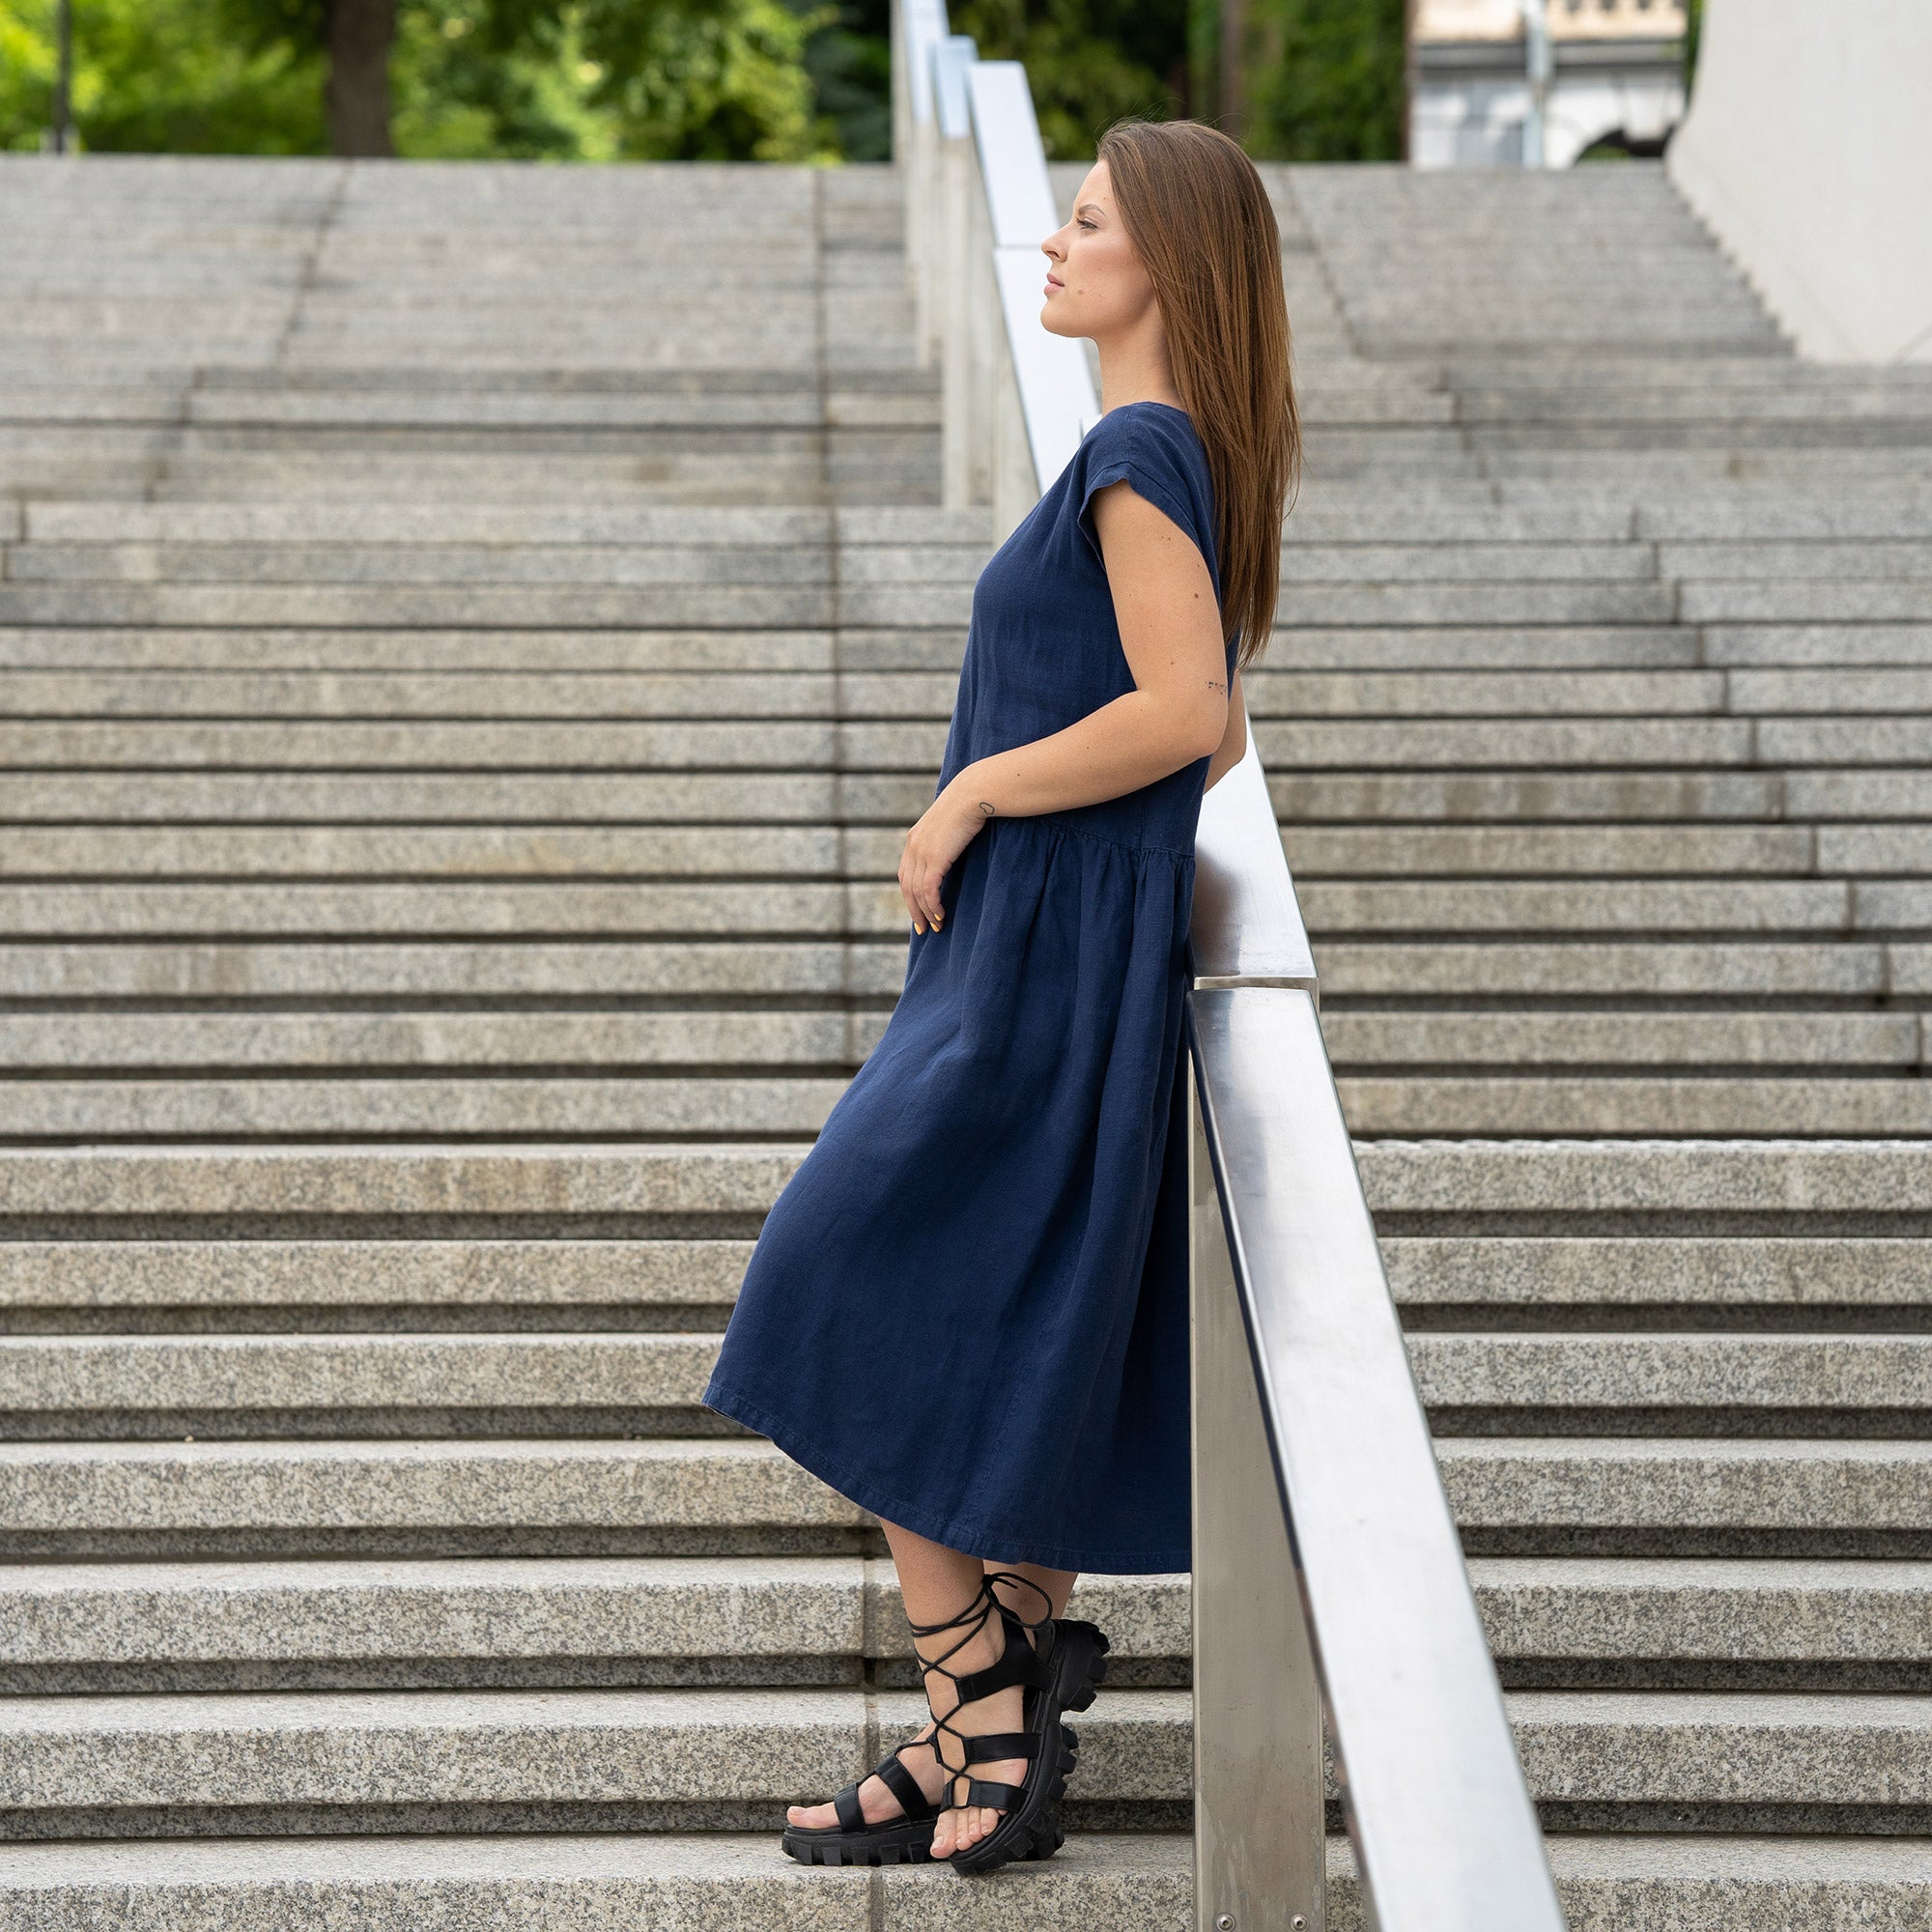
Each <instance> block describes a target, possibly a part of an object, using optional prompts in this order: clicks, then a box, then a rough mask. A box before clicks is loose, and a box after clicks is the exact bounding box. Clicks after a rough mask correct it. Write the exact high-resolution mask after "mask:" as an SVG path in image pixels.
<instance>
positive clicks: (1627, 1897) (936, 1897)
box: [0, 1832, 1932, 1932]
mask: <svg viewBox="0 0 1932 1932" xmlns="http://www.w3.org/2000/svg"><path fill="white" fill-rule="evenodd" d="M1549 1853H1550V1862H1551V1866H1552V1868H1553V1870H1554V1872H1555V1874H1556V1880H1557V1888H1558V1891H1559V1894H1560V1896H1561V1898H1562V1902H1563V1908H1564V1913H1565V1916H1566V1918H1567V1921H1568V1923H1569V1924H1570V1926H1571V1927H1572V1928H1573V1932H1628V1928H1629V1927H1630V1925H1631V1924H1632V1923H1633V1922H1643V1921H1647V1922H1650V1923H1656V1924H1669V1925H1670V1926H1672V1927H1673V1928H1681V1932H1737V1928H1739V1927H1741V1926H1744V1925H1749V1926H1751V1927H1752V1928H1754V1932H1909V1928H1912V1927H1913V1926H1914V1924H1915V1919H1916V1915H1917V1914H1918V1908H1919V1903H1920V1900H1921V1896H1922V1892H1923V1889H1924V1888H1925V1886H1926V1884H1927V1883H1928V1882H1932V1879H1928V1874H1932V1841H1928V1840H1927V1839H1924V1838H1917V1837H1840V1838H1830V1837H1804V1836H1781V1835H1780V1836H1768V1835H1762V1834H1750V1833H1726V1834H1723V1835H1718V1836H1708V1835H1703V1834H1683V1835H1670V1834H1653V1835H1633V1834H1618V1833H1585V1834H1558V1835H1556V1836H1554V1837H1552V1838H1551V1839H1550V1840H1549ZM1192 1858H1193V1852H1192V1846H1191V1843H1190V1841H1189V1840H1188V1839H1187V1838H1186V1837H1184V1836H1171V1835H1164V1834H1159V1833H1125V1834H1120V1835H1110V1834H1102V1833H1093V1834H1088V1833H1079V1834H1076V1835H1075V1836H1073V1837H1072V1838H1071V1839H1069V1841H1068V1843H1067V1846H1066V1848H1065V1850H1064V1851H1063V1852H1061V1853H1060V1855H1059V1856H1058V1857H1057V1858H1056V1859H1054V1860H1053V1861H1051V1862H1049V1863H1047V1864H1045V1865H1043V1866H1041V1867H1039V1868H1038V1869H1037V1871H1036V1870H1031V1869H1029V1870H1027V1871H1025V1872H1023V1873H1019V1874H1017V1875H1015V1874H1012V1873H1008V1874H1006V1875H996V1876H995V1877H994V1878H992V1879H990V1880H987V1881H982V1882H977V1883H970V1884H962V1883H960V1882H959V1881H957V1880H956V1879H955V1878H954V1877H953V1876H952V1874H951V1873H950V1872H945V1871H936V1870H934V1869H932V1868H931V1867H929V1866H898V1867H888V1868H887V1869H885V1870H883V1871H874V1872H869V1873H867V1872H865V1871H863V1870H850V1869H848V1870H843V1871H835V1870H816V1869H808V1868H806V1867H804V1866H798V1865H794V1864H793V1863H792V1861H790V1860H788V1859H783V1858H780V1857H777V1856H775V1854H774V1850H773V1840H772V1837H771V1834H770V1833H759V1834H756V1835H752V1836H744V1835H732V1834H727V1833H688V1834H680V1833H664V1832H652V1833H631V1834H625V1833H605V1834H601V1835H600V1834H590V1835H574V1836H569V1835H560V1834H548V1833H504V1834H500V1835H481V1834H478V1835H469V1834H466V1835H464V1836H460V1837H454V1836H440V1837H439V1836H435V1835H427V1834H422V1835H410V1836H388V1837H384V1836H368V1837H357V1838H342V1837H337V1838H328V1837H301V1838H276V1837H258V1838H230V1839H215V1840H200V1841H186V1842H181V1843H168V1842H165V1841H154V1840H149V1841H140V1840H135V1841H131V1842H127V1843H121V1844H115V1843H111V1842H100V1841H96V1842H84V1841H83V1842H76V1843H71V1844H58V1845H55V1844H38V1845H36V1844H29V1845H15V1846H9V1847H7V1848H5V1849H4V1850H0V1901H4V1903H5V1907H6V1910H7V1911H8V1912H9V1914H10V1915H11V1918H12V1921H13V1922H14V1923H17V1925H18V1926H19V1928H20V1932H79V1928H80V1927H81V1926H82V1925H83V1924H85V1923H86V1922H87V1920H88V1916H89V1915H91V1914H93V1913H95V1912H96V1911H97V1910H99V1909H101V1908H102V1907H103V1906H104V1904H105V1903H106V1902H107V1901H111V1902H112V1909H113V1910H114V1911H115V1913H116V1914H117V1915H118V1918H119V1922H120V1924H122V1925H123V1926H125V1927H126V1932H174V1929H175V1928H177V1927H179V1926H180V1925H181V1924H182V1923H183V1922H184V1921H185V1916H186V1915H188V1914H193V1915H194V1922H195V1923H196V1925H197V1926H198V1927H202V1928H205V1932H244V1928H245V1932H296V1928H307V1927H312V1926H314V1925H315V1924H316V1923H318V1921H319V1919H320V1918H322V1917H323V1916H324V1915H326V1914H329V1913H340V1914H342V1915H344V1916H346V1917H348V1918H352V1919H353V1920H354V1921H355V1922H357V1923H366V1924H371V1925H375V1924H384V1923H387V1922H388V1921H389V1920H390V1919H391V1918H394V1919H395V1920H396V1921H397V1922H402V1921H403V1920H404V1919H405V1918H407V1921H408V1922H409V1923H411V1924H412V1925H418V1926H422V1927H423V1928H425V1932H456V1928H460V1927H466V1926H472V1925H478V1924H484V1923H488V1924H491V1925H501V1926H504V1927H522V1926H526V1925H528V1926H534V1925H539V1924H554V1925H560V1926H561V1925H567V1926H568V1927H569V1928H570V1932H632V1928H635V1927H636V1926H639V1925H645V1924H647V1925H667V1926H668V1925H672V1924H676V1925H680V1926H682V1925H687V1924H688V1925H698V1924H703V1923H706V1922H715V1923H728V1924H730V1925H732V1926H734V1927H738V1928H742V1932H926V1928H928V1927H937V1926H943V1927H944V1928H945V1932H1005V1928H1010V1927H1011V1926H1012V1925H1013V1924H1014V1923H1015V1913H1016V1911H1017V1910H1018V1909H1019V1908H1020V1907H1021V1905H1022V1902H1023V1903H1024V1907H1025V1909H1026V1910H1027V1911H1028V1912H1029V1913H1031V1914H1035V1915H1037V1918H1038V1922H1040V1923H1043V1924H1053V1925H1065V1926H1097V1925H1105V1926H1106V1927H1108V1928H1109V1932H1173V1928H1175V1927H1177V1926H1181V1925H1184V1924H1187V1923H1190V1922H1191V1921H1192V1914H1193V1902H1192V1901H1193V1885H1192ZM1327 1893H1328V1914H1329V1918H1328V1922H1329V1925H1330V1926H1331V1927H1332V1928H1333V1932H1367V1926H1368V1920H1367V1919H1366V1918H1364V1916H1363V1905H1362V1901H1361V1898H1360V1893H1359V1889H1358V1886H1357V1883H1356V1878H1355V1867H1354V1862H1353V1858H1352V1855H1351V1853H1350V1847H1349V1844H1348V1841H1347V1839H1345V1838H1343V1837H1341V1836H1339V1835H1337V1836H1334V1837H1331V1838H1330V1839H1329V1840H1328V1874H1327Z"/></svg>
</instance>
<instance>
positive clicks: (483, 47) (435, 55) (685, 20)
mask: <svg viewBox="0 0 1932 1932" xmlns="http://www.w3.org/2000/svg"><path fill="white" fill-rule="evenodd" d="M73 15H74V28H73V33H74V86H73V119H74V125H75V127H76V128H77V129H78V131H79V135H80V142H81V145H82V146H83V147H87V148H94V149H129V150H164V151H170V152H176V153H189V154H252V155H290V154H298V155H299V154H323V153H326V152H327V128H326V127H325V124H324V118H323V107H322V98H323V82H324V63H323V57H322V54H321V46H322V35H323V21H324V12H323V0H73ZM837 20H838V7H837V6H836V5H834V4H830V0H828V3H827V4H822V5H814V4H811V0H805V4H803V5H800V6H792V5H787V4H786V0H401V5H400V16H399V20H398V26H397V35H396V47H395V53H394V55H393V57H392V59H391V61H390V70H389V71H390V90H391V95H392V98H393V100H394V103H395V139H396V150H397V152H398V153H399V154H402V155H408V156H443V157H455V156H490V155H497V156H529V157H538V158H554V159H559V160H563V159H572V160H608V159H613V158H616V157H619V156H623V157H627V158H635V159H660V158H663V159H680V160H682V159H746V160H783V161H799V160H832V159H837V158H838V154H839V151H840V143H839V128H838V122H837V120H836V119H835V118H834V117H833V116H832V115H831V114H828V113H823V112H821V111H820V110H819V108H818V106H817V103H816V101H815V100H814V95H813V84H812V77H811V75H810V73H809V72H808V67H807V63H808V55H809V53H810V51H811V50H812V43H813V42H814V39H815V38H818V37H822V36H824V34H825V32H826V30H827V29H829V28H831V27H832V26H833V25H834V24H835V23H836V21H837ZM53 34H54V0H0V146H6V147H11V148H34V147H38V146H39V145H40V142H41V135H42V130H43V128H45V127H46V125H47V119H48V113H49V104H48V103H49V100H50V99H51V94H52V88H53V74H54V46H53ZM835 52H836V50H835ZM823 58H824V56H823V55H821V59H823ZM827 64H828V65H829V66H830V67H831V68H832V69H833V71H835V72H836V71H838V62H837V60H836V58H835V59H833V60H831V61H830V62H829V63H827ZM845 65H846V67H847V68H849V67H851V66H852V65H853V63H852V62H851V61H850V59H849V58H848V59H847V61H846V63H845ZM881 71H883V55H882V56H881ZM847 113H848V115H849V113H850V109H849V107H848V109H847ZM881 113H882V114H883V108H882V109H881Z"/></svg>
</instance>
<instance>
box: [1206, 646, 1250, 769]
mask: <svg viewBox="0 0 1932 1932" xmlns="http://www.w3.org/2000/svg"><path fill="white" fill-rule="evenodd" d="M1247 754H1248V707H1247V700H1246V699H1245V698H1243V697H1242V696H1241V673H1240V672H1239V671H1236V673H1235V687H1234V689H1233V690H1232V691H1231V692H1229V694H1228V728H1227V729H1226V730H1225V731H1224V732H1222V734H1221V744H1220V747H1219V749H1218V750H1217V751H1216V752H1215V753H1214V755H1213V756H1212V757H1211V758H1210V759H1208V783H1207V785H1206V786H1204V787H1203V789H1204V790H1211V789H1212V788H1213V786H1214V785H1215V784H1217V783H1218V782H1219V781H1221V780H1222V779H1224V778H1226V777H1227V776H1228V774H1229V773H1230V772H1231V771H1233V770H1234V769H1235V767H1236V765H1238V764H1239V763H1240V762H1241V760H1242V759H1243V758H1244V757H1246V756H1247Z"/></svg>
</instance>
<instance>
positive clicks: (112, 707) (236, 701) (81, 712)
mask: <svg viewBox="0 0 1932 1932" xmlns="http://www.w3.org/2000/svg"><path fill="white" fill-rule="evenodd" d="M756 594H763V593H756ZM704 595H705V596H706V597H707V598H710V599H713V600H714V601H715V602H716V603H717V604H718V605H719V606H721V607H723V608H724V609H725V611H727V612H728V611H730V609H731V608H732V607H733V605H734V601H735V598H734V594H727V593H725V592H722V591H714V590H707V591H706V592H705V593H704ZM786 621H789V620H788V619H787V620H786ZM957 684H958V673H957V669H956V668H953V669H951V670H940V669H930V670H928V669H925V668H923V667H922V668H917V669H906V670H891V671H866V670H855V669H846V670H841V671H839V672H838V673H836V674H835V673H833V672H831V671H830V670H819V669H813V670H809V671H797V670H790V669H786V670H765V669H756V670H751V669H748V670H743V671H739V670H725V669H719V668H711V669H709V670H708V671H704V672H699V671H696V670H692V671H663V672H611V671H598V670H590V669H569V670H564V671H551V672H547V673H542V674H535V675H517V674H511V673H506V672H502V671H492V670H480V669H479V670H472V671H451V672H436V673H418V674H413V675H412V674H408V673H395V672H378V671H365V670H356V669H331V670H327V671H313V672H308V673H300V672H295V671H277V672H255V673H237V672H227V671H198V670H189V669H179V668H178V669H173V670H168V671H121V670H101V669H87V670H63V671H33V670H26V669H15V670H12V671H10V672H9V673H8V674H7V677H6V681H5V685H4V686H3V687H0V706H4V709H0V716H7V717H11V718H20V719H26V718H35V717H43V718H90V717H91V718H140V719H149V718H254V717H262V718H277V717H286V718H299V719H306V718H316V719H325V718H364V719H389V718H424V719H443V718H467V717H478V718H512V719H542V718H572V719H593V720H610V721H614V720H620V719H661V718H662V719H672V718H694V717H712V718H716V717H719V716H721V715H723V716H725V717H742V718H748V719H750V718H781V717H782V718H811V719H821V720H825V721H828V722H830V721H833V720H835V719H836V720H840V721H851V722H855V723H856V722H857V721H862V720H866V719H875V718H891V719H895V720H898V719H903V720H917V721H919V722H920V723H921V725H924V726H926V727H927V728H928V729H929V728H934V727H943V725H944V722H945V721H946V720H947V719H948V718H949V716H950V713H951V710H952V703H953V699H954V696H955V693H956V689H957ZM1843 684H1844V690H1843V693H1842V696H1841V698H1840V697H1836V696H1834V694H1833V687H1832V684H1831V682H1830V680H1829V679H1828V678H1827V677H1826V674H1825V673H1822V672H1816V673H1814V672H1804V671H1747V670H1737V671H1731V672H1721V671H1689V670H1684V671H1676V670H1667V671H1648V672H1643V671H1584V670H1575V669H1572V670H1565V671H1561V672H1542V671H1536V670H1528V669H1518V670H1513V671H1494V672H1469V671H1464V672H1441V673H1437V674H1434V675H1430V674H1426V673H1417V672H1362V671H1357V672H1352V673H1345V672H1329V671H1294V670H1286V669H1284V670H1264V669H1257V670H1254V671H1252V672H1250V673H1248V674H1246V675H1244V677H1243V679H1242V694H1243V696H1244V698H1245V700H1246V703H1247V709H1248V715H1249V717H1250V718H1251V719H1252V720H1253V721H1254V722H1255V724H1256V726H1257V729H1258V730H1259V729H1260V728H1261V727H1262V726H1263V725H1264V721H1270V720H1274V719H1280V718H1290V719H1303V718H1314V719H1356V718H1388V719H1408V718H1414V719H1419V720H1423V721H1426V722H1427V723H1430V724H1435V723H1438V722H1445V723H1446V722H1447V721H1450V720H1454V719H1459V718H1464V717H1466V718H1470V719H1485V720H1487V719H1514V718H1520V717H1522V718H1555V719H1562V720H1564V721H1565V722H1566V723H1569V722H1572V721H1581V720H1586V719H1599V718H1630V719H1633V720H1639V719H1640V720H1642V721H1643V724H1644V725H1645V726H1646V727H1648V726H1649V725H1651V724H1652V723H1653V721H1655V720H1657V719H1661V718H1675V717H1718V716H1723V715H1726V714H1731V715H1758V714H1764V713H1776V712H1796V713H1805V714H1812V713H1820V712H1822V713H1825V714H1826V715H1828V716H1830V715H1832V714H1834V713H1853V714H1859V713H1866V712H1879V713H1883V712H1914V711H1918V710H1920V709H1922V708H1924V706H1925V705H1926V704H1927V703H1928V702H1932V672H1927V671H1918V670H1865V671H1860V672H1848V673H1845V674H1844V676H1843Z"/></svg>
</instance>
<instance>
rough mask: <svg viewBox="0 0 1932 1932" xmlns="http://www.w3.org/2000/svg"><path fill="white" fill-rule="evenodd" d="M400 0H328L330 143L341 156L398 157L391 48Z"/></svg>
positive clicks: (394, 36)
mask: <svg viewBox="0 0 1932 1932" xmlns="http://www.w3.org/2000/svg"><path fill="white" fill-rule="evenodd" d="M395 38H396V0H329V5H328V141H329V146H330V147H332V148H333V149H334V150H335V152H336V153H337V154H338V155H353V156H366V155H393V154H394V153H395V152H396V150H395V147H394V145H393V143H392V142H391V141H390V139H389V47H390V44H391V43H393V42H394V40H395Z"/></svg>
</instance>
